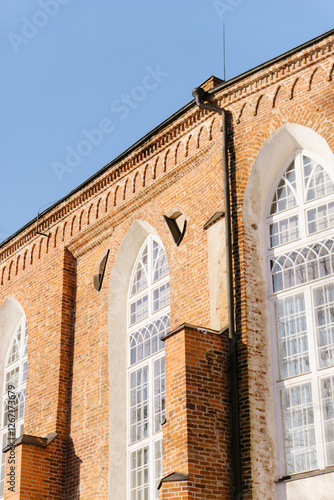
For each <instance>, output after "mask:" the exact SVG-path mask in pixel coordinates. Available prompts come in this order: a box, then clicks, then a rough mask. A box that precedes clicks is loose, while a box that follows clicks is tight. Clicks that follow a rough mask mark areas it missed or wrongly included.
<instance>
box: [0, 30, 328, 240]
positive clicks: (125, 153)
mask: <svg viewBox="0 0 334 500" xmlns="http://www.w3.org/2000/svg"><path fill="white" fill-rule="evenodd" d="M331 35H334V29H332V30H330V31H327V32H326V33H323V34H322V35H319V36H317V37H315V38H312V40H308V41H307V42H305V43H303V44H301V45H298V46H297V47H295V48H293V49H290V50H288V51H287V52H284V53H283V54H281V55H279V56H277V57H274V58H273V59H270V60H269V61H266V62H265V63H262V64H259V65H258V66H255V67H254V68H252V69H250V70H247V71H245V72H244V73H241V74H240V75H238V76H235V77H233V78H231V79H230V80H227V81H226V82H223V83H221V84H219V85H217V87H214V88H213V89H211V90H209V91H208V93H209V94H216V93H217V92H220V91H221V90H224V89H226V88H228V87H230V86H231V85H233V84H234V83H236V82H238V81H240V80H243V79H244V78H247V77H248V76H251V75H253V74H254V73H257V72H258V71H261V70H262V69H265V68H267V67H268V66H271V65H272V64H274V63H276V62H279V61H281V60H283V59H285V58H287V57H289V56H291V55H293V54H295V53H296V52H299V51H301V50H303V49H306V48H307V47H310V46H311V45H314V44H316V43H318V42H320V41H321V40H323V39H325V38H328V37H329V36H331ZM195 104H196V102H195V99H193V100H191V101H190V102H188V104H186V105H185V106H183V107H182V108H180V109H179V110H178V111H176V112H175V113H173V114H172V115H171V116H169V117H168V118H167V119H166V120H164V121H163V122H161V123H160V124H159V125H158V126H157V127H155V128H154V129H152V130H151V131H150V132H148V133H147V134H146V135H144V136H143V137H141V138H140V139H139V140H138V141H136V142H135V143H134V144H132V145H131V146H130V147H129V148H127V149H126V150H125V151H123V152H122V153H121V154H120V155H118V156H117V157H116V158H114V159H113V160H111V162H109V163H107V164H106V165H105V166H104V167H102V168H101V169H100V170H98V171H97V172H95V174H93V175H92V176H90V177H89V178H88V179H86V180H85V181H84V182H82V183H81V184H79V186H77V187H76V188H75V189H73V190H72V191H70V192H69V193H68V194H66V195H65V196H64V197H63V198H61V199H60V200H58V201H56V202H55V203H53V204H52V205H51V206H50V207H49V208H46V209H45V210H43V212H41V213H40V214H39V215H38V217H37V216H36V217H35V218H34V219H32V220H31V221H30V222H27V224H25V225H24V226H22V227H21V228H20V229H18V230H17V231H15V233H13V234H12V235H11V236H9V237H8V238H6V239H5V240H4V241H3V242H2V243H0V248H2V247H3V246H5V245H6V244H7V243H8V242H9V241H10V240H12V239H13V238H15V237H16V236H17V235H18V234H20V233H21V232H22V231H24V229H27V228H28V227H29V226H31V225H32V224H33V223H36V222H37V218H39V217H42V216H43V215H45V214H47V213H48V212H50V211H51V210H53V209H54V208H55V207H56V206H57V205H60V204H61V203H63V202H64V201H66V200H67V199H68V198H70V197H71V196H73V195H74V194H75V193H77V192H78V191H80V190H81V189H83V188H84V187H85V186H87V185H88V184H90V183H91V182H92V181H94V179H96V178H97V177H99V176H100V175H101V174H103V173H104V172H106V171H107V170H108V169H109V168H111V167H113V166H114V165H115V164H117V163H119V162H120V161H122V160H123V159H124V158H125V157H126V156H128V155H129V154H131V153H132V152H133V151H134V150H135V149H137V148H138V147H140V146H142V145H143V144H144V143H145V142H146V141H148V140H149V139H151V137H153V136H154V135H156V134H157V133H158V132H160V131H161V130H162V129H164V128H165V127H167V126H168V125H169V124H170V123H171V122H173V121H174V120H176V119H177V118H179V117H180V116H182V115H183V114H184V113H186V112H187V111H188V110H190V109H191V108H192V107H193V106H195Z"/></svg>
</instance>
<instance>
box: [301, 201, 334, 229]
mask: <svg viewBox="0 0 334 500" xmlns="http://www.w3.org/2000/svg"><path fill="white" fill-rule="evenodd" d="M306 214H307V232H308V234H312V233H316V232H318V231H324V230H325V229H328V228H329V227H333V226H334V202H330V203H325V204H323V205H319V206H316V207H314V208H311V209H310V210H308V211H307V212H306Z"/></svg>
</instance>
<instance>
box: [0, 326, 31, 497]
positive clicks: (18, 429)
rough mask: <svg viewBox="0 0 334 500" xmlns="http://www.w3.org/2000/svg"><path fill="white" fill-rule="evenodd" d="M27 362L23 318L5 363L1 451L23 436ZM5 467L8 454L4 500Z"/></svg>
mask: <svg viewBox="0 0 334 500" xmlns="http://www.w3.org/2000/svg"><path fill="white" fill-rule="evenodd" d="M27 361H28V330H27V322H26V318H25V317H23V318H22V319H21V320H20V322H19V324H18V325H17V327H16V330H15V332H14V335H13V338H12V340H11V343H10V345H9V348H8V351H7V356H6V361H5V368H4V384H3V388H2V415H1V445H2V446H1V450H3V448H5V447H6V446H7V445H8V444H9V443H10V442H12V441H13V440H14V439H15V438H18V437H19V436H21V435H22V434H23V426H24V405H25V393H26V380H27ZM9 390H10V392H9ZM13 393H15V428H13V426H12V425H10V426H9V425H8V424H9V423H11V422H9V421H8V420H10V419H8V399H9V396H11V395H12V394H13ZM12 424H13V422H12ZM5 466H6V454H5V453H2V456H1V476H0V498H3V495H4V487H5Z"/></svg>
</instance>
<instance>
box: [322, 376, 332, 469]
mask: <svg viewBox="0 0 334 500" xmlns="http://www.w3.org/2000/svg"><path fill="white" fill-rule="evenodd" d="M321 400H322V414H323V421H324V434H325V446H326V465H327V466H328V465H334V377H333V376H332V377H327V378H324V379H322V380H321Z"/></svg>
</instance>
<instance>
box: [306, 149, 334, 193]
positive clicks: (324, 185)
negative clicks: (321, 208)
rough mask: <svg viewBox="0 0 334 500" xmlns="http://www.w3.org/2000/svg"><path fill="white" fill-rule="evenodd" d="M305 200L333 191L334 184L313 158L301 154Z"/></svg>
mask: <svg viewBox="0 0 334 500" xmlns="http://www.w3.org/2000/svg"><path fill="white" fill-rule="evenodd" d="M303 167H304V183H305V191H306V201H311V200H314V199H316V198H320V197H321V196H325V195H327V194H330V193H333V192H334V184H333V182H332V180H331V178H330V177H329V175H328V174H327V172H326V170H325V169H324V168H323V167H322V166H321V165H320V164H319V163H318V162H316V161H315V160H312V159H311V158H308V157H307V156H303Z"/></svg>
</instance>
